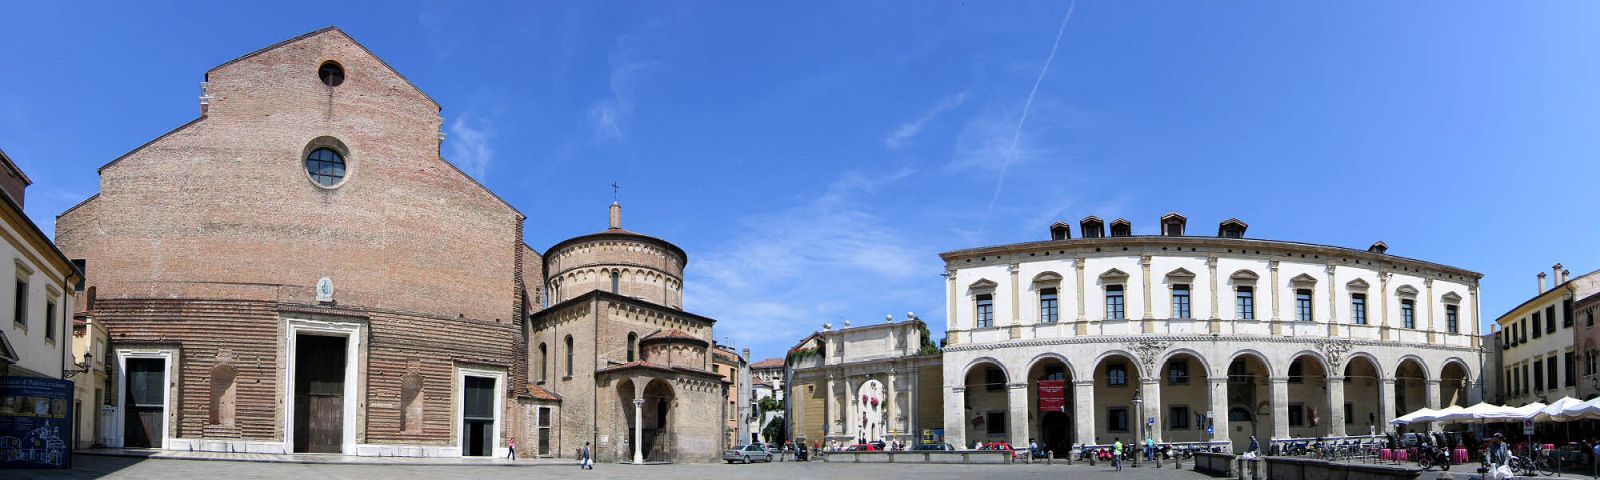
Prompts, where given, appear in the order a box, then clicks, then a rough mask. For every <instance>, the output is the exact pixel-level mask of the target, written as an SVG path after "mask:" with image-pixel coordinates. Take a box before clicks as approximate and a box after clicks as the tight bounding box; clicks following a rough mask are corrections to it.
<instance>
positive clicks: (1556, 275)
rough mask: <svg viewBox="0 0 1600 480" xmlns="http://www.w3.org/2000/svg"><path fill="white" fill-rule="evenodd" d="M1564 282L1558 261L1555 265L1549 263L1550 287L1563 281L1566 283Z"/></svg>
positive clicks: (1565, 280)
mask: <svg viewBox="0 0 1600 480" xmlns="http://www.w3.org/2000/svg"><path fill="white" fill-rule="evenodd" d="M1566 282H1567V279H1566V278H1564V277H1562V276H1561V264H1560V263H1556V264H1555V265H1551V266H1550V287H1551V288H1554V287H1555V286H1556V285H1560V284H1563V283H1566Z"/></svg>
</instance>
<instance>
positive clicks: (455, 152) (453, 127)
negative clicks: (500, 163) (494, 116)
mask: <svg viewBox="0 0 1600 480" xmlns="http://www.w3.org/2000/svg"><path fill="white" fill-rule="evenodd" d="M490 128H491V127H489V126H486V125H485V126H480V125H478V120H477V118H476V117H474V116H472V115H470V114H467V115H462V116H461V117H460V118H457V119H456V120H455V121H453V122H450V134H449V135H448V136H446V137H445V141H447V142H449V144H450V156H449V157H448V158H449V160H450V162H451V163H454V164H455V165H456V166H457V167H460V168H461V170H462V171H464V172H467V174H468V175H472V176H473V178H477V179H478V180H483V175H484V173H486V172H487V171H488V170H489V163H490V162H492V161H494V149H493V148H491V147H490V146H489V142H490V139H491V138H492V137H493V136H494V134H493V132H492V131H491V129H490Z"/></svg>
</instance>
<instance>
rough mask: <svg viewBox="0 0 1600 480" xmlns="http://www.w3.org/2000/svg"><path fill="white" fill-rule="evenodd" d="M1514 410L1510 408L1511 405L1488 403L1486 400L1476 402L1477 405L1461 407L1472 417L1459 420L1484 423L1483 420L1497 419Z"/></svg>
mask: <svg viewBox="0 0 1600 480" xmlns="http://www.w3.org/2000/svg"><path fill="white" fill-rule="evenodd" d="M1515 410H1516V409H1514V408H1511V407H1507V406H1505V405H1495V404H1491V403H1488V402H1478V404H1477V405H1473V406H1470V407H1467V408H1465V409H1463V412H1464V413H1466V414H1468V415H1471V416H1472V418H1471V419H1463V420H1461V421H1463V422H1475V423H1484V422H1490V421H1497V420H1498V419H1499V418H1500V417H1503V416H1508V415H1511V414H1512V413H1513V411H1515Z"/></svg>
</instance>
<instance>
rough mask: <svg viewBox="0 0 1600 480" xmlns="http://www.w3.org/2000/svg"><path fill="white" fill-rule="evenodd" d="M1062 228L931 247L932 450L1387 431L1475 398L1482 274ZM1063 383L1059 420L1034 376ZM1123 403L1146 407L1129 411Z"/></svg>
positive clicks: (1222, 236)
mask: <svg viewBox="0 0 1600 480" xmlns="http://www.w3.org/2000/svg"><path fill="white" fill-rule="evenodd" d="M1162 221H1163V225H1162V232H1163V235H1161V236H1132V235H1131V234H1130V233H1129V232H1130V228H1129V226H1128V224H1127V222H1126V221H1123V220H1120V219H1119V220H1118V221H1116V222H1112V236H1110V237H1107V236H1106V235H1105V234H1104V230H1103V224H1102V223H1101V222H1100V220H1099V219H1096V218H1094V217H1089V218H1086V219H1084V222H1083V224H1084V225H1083V229H1084V233H1085V235H1084V236H1085V237H1088V238H1082V239H1070V238H1068V237H1069V236H1070V235H1069V233H1070V232H1068V231H1067V227H1066V226H1065V225H1063V224H1057V225H1055V226H1052V229H1051V233H1052V237H1053V240H1051V241H1045V242H1032V243H1022V244H1014V245H1001V246H993V247H982V248H975V249H969V250H961V251H955V252H949V253H945V254H942V255H941V257H942V258H943V259H944V260H945V264H946V279H947V282H948V283H947V291H946V294H947V299H948V312H947V318H948V321H949V323H948V325H947V331H948V337H947V338H948V341H949V345H948V346H947V347H946V348H945V349H944V359H943V360H944V366H943V368H944V383H945V392H944V404H945V422H944V423H945V439H946V441H947V442H949V443H952V444H960V445H967V446H970V445H972V444H973V443H974V442H975V441H1008V442H1011V443H1012V444H1013V445H1026V444H1028V442H1029V441H1030V440H1034V441H1038V442H1039V443H1040V444H1042V445H1045V448H1047V449H1050V450H1051V451H1053V452H1058V453H1060V452H1063V451H1069V450H1070V449H1071V448H1075V447H1078V446H1081V445H1085V444H1106V443H1110V442H1112V441H1113V440H1122V441H1123V442H1131V441H1134V440H1135V438H1136V437H1137V438H1140V439H1143V438H1154V439H1155V440H1156V441H1157V442H1211V443H1214V444H1216V445H1218V446H1222V445H1228V446H1232V447H1234V448H1235V449H1238V448H1242V447H1244V446H1245V445H1247V444H1248V442H1249V438H1250V436H1251V435H1255V436H1256V437H1257V438H1258V439H1259V440H1260V442H1261V445H1262V446H1263V447H1266V446H1267V445H1268V444H1269V441H1272V440H1279V441H1282V440H1287V439H1294V438H1316V437H1341V436H1347V435H1348V436H1355V435H1369V434H1374V433H1380V434H1381V433H1383V432H1384V431H1385V427H1384V426H1385V425H1387V424H1388V421H1389V420H1391V419H1393V418H1394V417H1396V416H1398V415H1399V414H1403V413H1405V412H1409V411H1411V410H1415V409H1417V408H1421V407H1430V408H1441V407H1444V406H1449V405H1463V406H1465V405H1471V404H1472V402H1476V401H1478V400H1479V398H1480V397H1481V393H1480V390H1481V380H1480V375H1481V371H1480V370H1481V358H1482V355H1481V353H1480V351H1479V348H1480V345H1481V338H1480V337H1479V336H1478V324H1479V312H1478V304H1477V302H1478V291H1477V287H1478V279H1479V278H1481V275H1480V274H1478V273H1475V272H1471V271H1467V270H1462V269H1458V268H1454V267H1449V266H1445V265H1439V264H1434V263H1429V262H1424V261H1419V260H1414V259H1410V258H1405V257H1397V256H1392V255H1388V254H1386V253H1385V249H1386V248H1387V247H1386V246H1384V245H1382V243H1381V242H1380V243H1378V244H1374V246H1373V247H1372V248H1371V249H1369V250H1367V251H1362V250H1353V249H1347V248H1339V247H1330V246H1322V245H1312V244H1304V243H1294V242H1278V241H1266V240H1256V239H1247V238H1242V237H1243V231H1244V226H1243V223H1242V222H1238V221H1237V220H1230V221H1228V222H1223V224H1222V226H1221V227H1220V228H1219V235H1218V237H1190V236H1183V226H1184V225H1183V224H1184V220H1183V218H1182V217H1181V216H1177V215H1175V214H1172V215H1168V216H1166V217H1163V219H1162ZM1045 380H1057V381H1065V382H1066V385H1068V387H1067V388H1066V389H1065V395H1066V397H1067V402H1066V408H1065V409H1064V410H1065V411H1040V407H1039V398H1038V395H1039V382H1040V381H1045ZM1136 395H1137V397H1138V399H1139V400H1140V401H1138V402H1135V401H1134V399H1135V396H1136Z"/></svg>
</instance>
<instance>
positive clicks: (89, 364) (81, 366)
mask: <svg viewBox="0 0 1600 480" xmlns="http://www.w3.org/2000/svg"><path fill="white" fill-rule="evenodd" d="M93 360H94V352H83V361H82V362H79V363H78V364H77V365H73V367H76V368H69V369H66V370H63V371H62V372H61V373H62V374H64V375H66V377H67V378H72V377H73V376H75V375H77V374H80V373H87V372H88V371H89V370H92V369H93V367H94V361H93Z"/></svg>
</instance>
